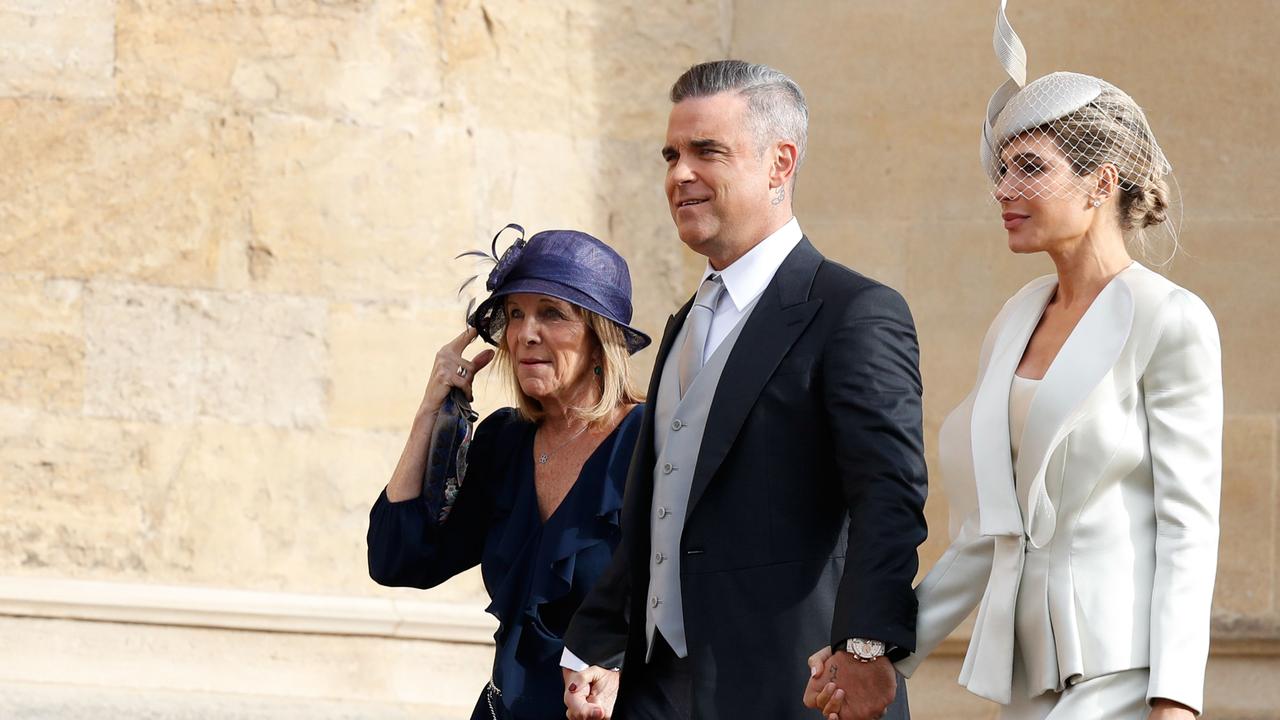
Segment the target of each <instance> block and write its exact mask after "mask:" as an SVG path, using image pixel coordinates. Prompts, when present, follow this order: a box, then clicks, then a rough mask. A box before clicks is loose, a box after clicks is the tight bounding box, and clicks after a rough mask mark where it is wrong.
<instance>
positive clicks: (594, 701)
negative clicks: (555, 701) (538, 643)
mask: <svg viewBox="0 0 1280 720" xmlns="http://www.w3.org/2000/svg"><path fill="white" fill-rule="evenodd" d="M561 670H562V671H563V672H564V706H565V713H564V714H565V717H567V718H569V720H609V718H611V717H613V704H614V703H615V702H617V700H618V685H619V683H620V682H621V681H622V673H621V672H619V671H617V670H605V669H604V668H602V667H600V666H598V665H592V666H591V667H589V668H587V669H585V670H583V671H582V672H570V671H569V670H568V669H565V668H561Z"/></svg>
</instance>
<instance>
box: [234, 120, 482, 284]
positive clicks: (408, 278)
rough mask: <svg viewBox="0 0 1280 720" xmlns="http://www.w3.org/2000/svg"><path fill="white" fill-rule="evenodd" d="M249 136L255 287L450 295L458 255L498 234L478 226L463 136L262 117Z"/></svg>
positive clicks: (442, 129)
mask: <svg viewBox="0 0 1280 720" xmlns="http://www.w3.org/2000/svg"><path fill="white" fill-rule="evenodd" d="M253 143H254V161H253V167H252V169H251V170H250V178H249V180H248V181H247V185H248V193H249V198H250V202H251V205H252V217H253V242H254V243H255V247H256V248H257V249H256V252H257V253H258V254H259V255H260V256H261V257H262V258H264V261H263V262H262V263H260V270H259V272H258V273H257V274H256V276H255V277H254V282H253V283H252V285H253V287H255V288H258V289H264V290H272V291H284V292H302V293H322V294H326V295H330V296H332V297H336V298H341V299H360V300H372V299H381V300H388V301H403V300H413V301H416V302H432V303H438V304H446V303H452V302H454V300H455V298H456V291H457V285H456V284H455V282H454V280H455V278H456V277H457V264H456V263H453V262H452V260H451V258H452V257H453V256H454V255H456V254H457V253H458V252H460V251H461V250H463V249H470V248H474V247H476V246H477V245H480V244H482V243H487V241H488V239H489V237H490V234H491V233H492V231H491V230H489V228H487V227H486V228H484V229H483V231H480V232H477V231H474V230H473V220H474V214H473V203H474V202H475V199H474V193H473V192H472V188H473V187H474V184H475V180H474V176H473V174H474V168H473V166H472V164H471V162H470V161H469V159H468V158H469V152H470V149H469V140H468V138H467V136H466V134H465V133H464V132H462V131H461V130H458V129H455V128H452V127H449V126H437V127H432V128H427V129H425V130H423V131H418V130H390V129H378V128H364V127H360V126H354V125H347V124H342V123H332V122H317V121H311V120H306V119H301V118H285V117H277V116H265V117H261V118H258V119H256V120H255V121H254V126H253ZM481 236H483V238H481Z"/></svg>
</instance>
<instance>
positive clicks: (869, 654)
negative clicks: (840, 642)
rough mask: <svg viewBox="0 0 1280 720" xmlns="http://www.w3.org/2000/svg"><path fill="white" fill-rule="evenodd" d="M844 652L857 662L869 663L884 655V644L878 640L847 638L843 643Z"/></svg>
mask: <svg viewBox="0 0 1280 720" xmlns="http://www.w3.org/2000/svg"><path fill="white" fill-rule="evenodd" d="M844 651H845V652H847V653H849V654H850V655H852V656H854V657H855V658H857V659H858V662H864V663H869V662H871V661H873V660H875V659H876V658H878V657H881V656H882V655H884V652H885V648H884V643H882V642H880V641H879V640H864V639H863V638H849V639H848V640H845V641H844Z"/></svg>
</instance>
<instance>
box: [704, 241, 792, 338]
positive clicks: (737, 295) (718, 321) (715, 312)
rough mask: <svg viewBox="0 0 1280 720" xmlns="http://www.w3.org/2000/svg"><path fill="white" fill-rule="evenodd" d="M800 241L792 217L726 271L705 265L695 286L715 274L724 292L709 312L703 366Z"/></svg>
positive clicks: (709, 264)
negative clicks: (709, 327)
mask: <svg viewBox="0 0 1280 720" xmlns="http://www.w3.org/2000/svg"><path fill="white" fill-rule="evenodd" d="M803 237H804V233H803V232H801V231H800V222H799V221H798V220H796V219H795V218H794V217H793V218H791V219H790V220H788V221H787V224H786V225H783V226H782V227H780V228H778V229H777V230H776V231H775V232H774V233H773V234H772V235H770V236H768V237H766V238H765V239H764V240H761V241H760V242H759V244H757V245H756V246H755V247H753V248H751V249H750V250H748V251H747V254H746V255H743V256H742V257H740V258H738V259H737V260H735V261H734V262H733V264H732V265H730V266H729V267H727V268H725V269H723V270H716V269H715V268H713V267H711V263H710V261H708V262H707V267H706V270H704V271H703V272H702V277H700V278H698V285H699V286H701V285H702V281H703V280H706V279H707V276H709V275H712V274H718V275H719V276H720V277H721V279H723V280H724V289H725V291H726V292H723V293H721V294H720V300H719V302H717V303H716V306H715V307H713V308H711V312H712V315H711V329H710V330H709V331H708V332H707V344H706V346H705V347H704V348H703V349H702V362H704V363H705V362H706V361H707V359H708V358H710V357H711V354H712V353H714V352H715V351H716V348H718V347H720V343H721V342H722V341H723V340H724V339H725V337H727V336H728V335H729V331H731V330H733V328H734V327H735V326H737V324H738V321H739V320H741V319H742V316H743V315H745V314H746V313H747V310H748V309H749V308H750V307H751V303H753V302H755V300H756V298H758V297H760V294H761V293H763V292H764V289H765V288H766V287H768V286H769V281H771V280H773V276H774V275H776V274H777V273H778V268H779V267H781V266H782V261H783V260H786V259H787V255H790V254H791V251H792V250H794V249H795V247H796V245H799V244H800V240H801V239H802V238H803Z"/></svg>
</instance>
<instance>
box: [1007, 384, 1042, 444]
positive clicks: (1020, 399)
mask: <svg viewBox="0 0 1280 720" xmlns="http://www.w3.org/2000/svg"><path fill="white" fill-rule="evenodd" d="M1039 387H1040V381H1039V380H1031V379H1030V378H1024V377H1022V376H1021V375H1019V374H1018V373H1016V372H1015V373H1014V374H1013V383H1012V384H1011V385H1009V450H1010V452H1011V453H1012V454H1013V464H1014V466H1015V467H1016V466H1017V464H1018V449H1019V448H1021V447H1022V429H1023V428H1024V427H1026V426H1027V411H1028V410H1030V409H1031V400H1032V399H1033V398H1034V397H1035V396H1036V389H1037V388H1039Z"/></svg>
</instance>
